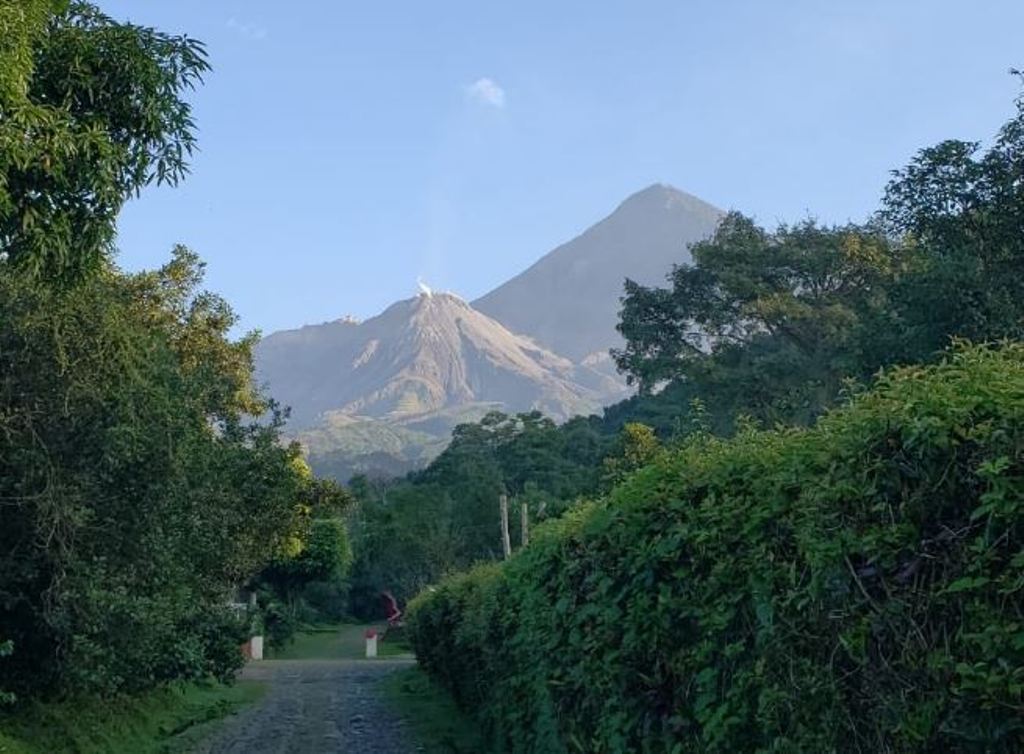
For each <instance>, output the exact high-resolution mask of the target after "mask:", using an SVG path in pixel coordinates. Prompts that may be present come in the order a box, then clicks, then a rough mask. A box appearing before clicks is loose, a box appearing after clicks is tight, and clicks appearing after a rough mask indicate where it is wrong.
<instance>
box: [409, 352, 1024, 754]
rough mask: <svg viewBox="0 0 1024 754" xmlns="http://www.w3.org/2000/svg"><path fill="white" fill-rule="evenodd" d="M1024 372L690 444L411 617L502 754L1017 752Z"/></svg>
mask: <svg viewBox="0 0 1024 754" xmlns="http://www.w3.org/2000/svg"><path fill="white" fill-rule="evenodd" d="M1022 507H1024V346H1022V345H1018V344H1007V345H1002V346H1000V347H961V348H958V349H957V350H955V351H954V352H953V353H951V354H950V355H949V356H948V357H947V358H946V360H945V361H944V362H942V363H941V364H939V365H937V366H934V367H929V368H909V369H902V370H897V371H893V372H891V373H888V374H886V375H884V376H882V377H881V378H880V379H879V380H878V382H877V385H876V386H875V387H874V388H873V389H872V390H871V391H869V392H867V393H865V394H862V395H860V396H858V397H856V398H854V399H853V400H852V402H851V403H850V404H849V405H848V406H846V407H844V408H842V409H840V410H837V411H835V412H833V413H831V414H829V415H827V416H826V417H825V418H823V419H822V420H821V421H820V422H819V423H818V424H817V425H816V426H815V427H814V428H812V429H809V430H779V431H771V432H758V431H747V432H743V433H741V434H740V435H739V436H738V437H736V438H735V439H732V440H728V441H723V440H716V439H711V438H706V437H699V438H696V439H694V441H693V442H691V443H690V444H689V445H688V446H687V447H685V448H683V449H681V450H678V451H676V452H674V453H667V454H664V455H662V456H659V457H657V458H656V459H655V460H654V462H653V463H652V464H651V465H649V466H648V467H646V468H644V469H643V470H641V471H640V472H639V473H637V474H635V475H633V476H632V477H631V478H629V479H628V480H627V481H626V482H625V483H624V484H622V485H620V486H619V487H618V488H616V489H615V490H614V491H613V492H612V493H611V494H610V495H609V496H608V497H607V499H605V500H602V501H601V502H599V503H597V504H594V505H592V506H590V507H587V508H583V509H580V510H578V511H576V512H575V513H574V514H573V515H572V516H570V517H568V518H567V519H565V520H563V521H559V522H557V523H556V524H554V525H552V526H549V527H546V528H543V529H541V530H540V531H538V532H537V534H536V536H535V537H534V540H533V541H532V542H531V544H530V546H529V547H528V548H526V549H525V550H524V551H523V552H521V553H520V554H519V555H518V556H517V557H515V558H514V559H513V560H512V561H510V562H509V563H508V564H507V565H506V566H505V567H499V568H495V567H493V566H491V567H488V568H486V569H484V570H479V571H475V572H472V573H470V574H467V575H463V576H460V577H458V578H456V579H453V580H451V581H448V582H445V583H443V584H441V585H440V586H439V587H438V588H437V589H436V590H434V591H428V592H426V593H424V594H423V595H421V596H420V597H419V598H418V599H417V601H416V602H415V604H414V606H413V609H412V611H411V617H410V624H411V636H412V638H413V641H414V644H415V647H416V651H417V653H418V655H419V657H420V658H421V661H422V662H423V664H424V666H425V667H426V668H427V669H428V670H429V671H430V672H431V673H432V674H434V675H435V676H436V677H437V678H438V679H440V680H441V681H442V682H443V683H445V684H446V685H447V686H448V687H449V688H450V689H452V691H453V693H454V694H455V696H456V698H457V699H458V700H459V701H460V702H461V703H462V704H463V705H464V706H465V707H466V708H468V709H472V710H475V711H477V712H478V714H479V716H480V717H481V718H482V719H483V720H484V722H485V723H486V726H487V728H488V730H490V731H491V734H492V736H493V738H494V743H495V746H496V747H497V748H498V749H499V750H505V751H522V752H528V751H532V752H541V751H543V752H562V751H587V752H672V753H673V754H676V753H678V752H744V751H749V752H755V751H756V752H783V751H784V752H830V751H833V752H865V753H867V752H872V753H874V752H936V751H957V752H1007V753H1009V752H1017V751H1021V750H1024V715H1022V714H1021V713H1022V710H1024V619H1022V614H1024V593H1022V590H1024V511H1022Z"/></svg>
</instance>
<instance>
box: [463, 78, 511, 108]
mask: <svg viewBox="0 0 1024 754" xmlns="http://www.w3.org/2000/svg"><path fill="white" fill-rule="evenodd" d="M466 96H467V97H468V98H469V99H471V100H473V101H474V102H479V103H480V104H481V105H488V106H489V107H497V108H499V109H500V108H503V107H505V90H504V89H502V88H501V87H500V86H498V85H497V83H495V82H494V80H492V79H489V78H482V79H477V80H476V81H474V82H473V83H472V84H470V85H469V86H467V87H466Z"/></svg>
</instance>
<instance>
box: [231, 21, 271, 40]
mask: <svg viewBox="0 0 1024 754" xmlns="http://www.w3.org/2000/svg"><path fill="white" fill-rule="evenodd" d="M227 27H228V28H229V29H231V30H232V31H234V32H237V33H238V34H239V35H240V36H242V37H244V38H245V39H248V40H250V41H252V42H260V41H262V40H264V39H266V38H267V36H268V34H269V33H270V32H268V31H267V30H266V29H265V28H263V27H262V26H257V25H255V24H250V23H247V22H245V21H239V20H238V19H237V18H235V17H234V16H232V17H231V18H229V19H228V23H227Z"/></svg>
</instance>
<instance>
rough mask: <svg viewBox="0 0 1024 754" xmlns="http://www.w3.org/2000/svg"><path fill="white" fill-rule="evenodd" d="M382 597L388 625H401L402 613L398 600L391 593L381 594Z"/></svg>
mask: <svg viewBox="0 0 1024 754" xmlns="http://www.w3.org/2000/svg"><path fill="white" fill-rule="evenodd" d="M380 596H381V597H382V598H383V599H384V612H386V613H387V618H388V625H389V626H398V625H401V622H402V611H401V610H399V609H398V600H396V599H395V595H393V594H392V593H391V592H381V593H380Z"/></svg>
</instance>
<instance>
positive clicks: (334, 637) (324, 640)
mask: <svg viewBox="0 0 1024 754" xmlns="http://www.w3.org/2000/svg"><path fill="white" fill-rule="evenodd" d="M368 628H376V629H377V632H378V633H381V632H383V627H382V626H368V625H353V624H339V625H330V626H317V627H316V628H307V629H303V630H302V631H300V632H298V633H297V634H295V637H294V639H293V640H292V641H291V643H289V644H288V646H286V647H284V648H283V649H276V650H275V649H271V650H269V651H268V652H267V659H268V660H359V659H363V658H364V657H365V656H366V639H365V637H364V635H363V634H364V632H365V631H366V629H368ZM411 653H412V650H411V649H410V647H409V645H408V644H405V643H404V642H402V641H401V639H400V638H397V637H396V636H395V633H394V631H392V635H391V638H388V639H385V640H384V641H378V643H377V656H378V657H399V656H402V655H408V654H411Z"/></svg>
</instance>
